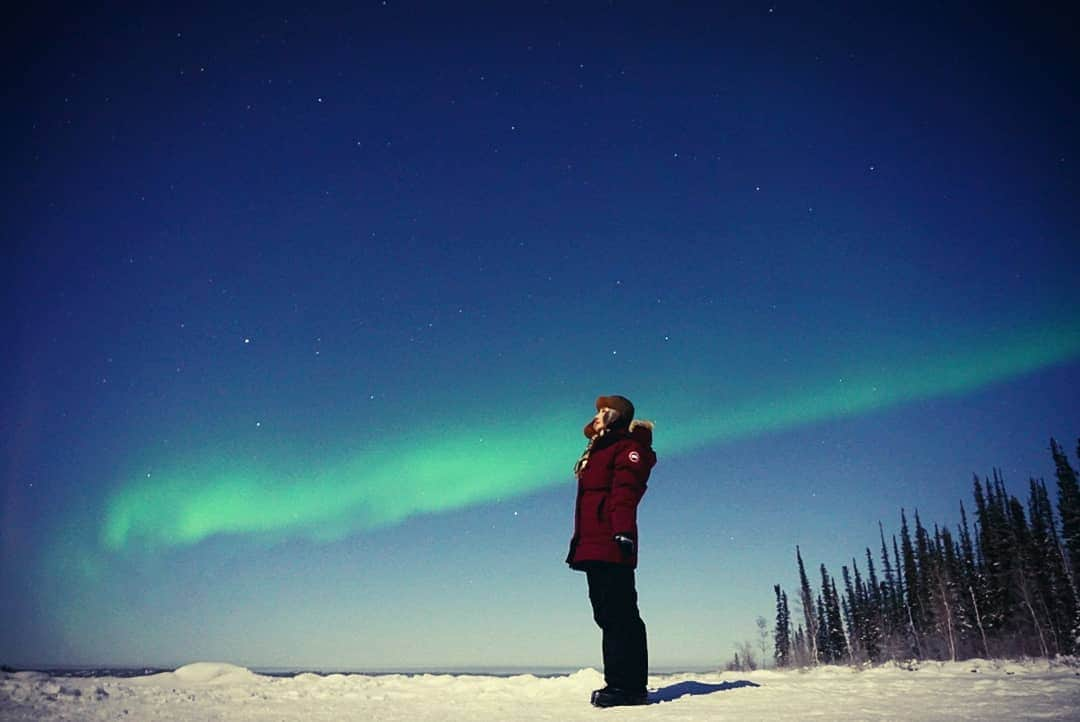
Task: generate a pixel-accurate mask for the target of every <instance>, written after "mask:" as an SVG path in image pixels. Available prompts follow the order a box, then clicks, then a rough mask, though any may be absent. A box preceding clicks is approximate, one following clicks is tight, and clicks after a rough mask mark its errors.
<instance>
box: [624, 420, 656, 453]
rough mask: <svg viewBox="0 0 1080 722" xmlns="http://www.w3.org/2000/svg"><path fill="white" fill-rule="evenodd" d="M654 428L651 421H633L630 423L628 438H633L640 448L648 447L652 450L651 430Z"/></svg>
mask: <svg viewBox="0 0 1080 722" xmlns="http://www.w3.org/2000/svg"><path fill="white" fill-rule="evenodd" d="M655 426H656V424H654V423H653V422H651V421H646V420H645V419H634V420H633V421H631V422H630V428H629V432H630V436H631V437H633V438H634V440H636V441H637V442H638V443H639V444H641V445H642V446H648V447H649V448H652V434H653V428H654V427H655Z"/></svg>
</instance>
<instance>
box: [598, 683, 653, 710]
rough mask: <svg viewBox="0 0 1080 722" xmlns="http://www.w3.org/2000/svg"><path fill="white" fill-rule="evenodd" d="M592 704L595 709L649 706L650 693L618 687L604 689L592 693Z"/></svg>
mask: <svg viewBox="0 0 1080 722" xmlns="http://www.w3.org/2000/svg"><path fill="white" fill-rule="evenodd" d="M592 703H593V706H594V707H623V706H627V705H637V704H648V703H649V693H648V692H646V691H645V690H641V691H640V692H631V691H629V690H625V689H619V688H618V687H604V688H603V689H598V690H596V691H595V692H593V693H592Z"/></svg>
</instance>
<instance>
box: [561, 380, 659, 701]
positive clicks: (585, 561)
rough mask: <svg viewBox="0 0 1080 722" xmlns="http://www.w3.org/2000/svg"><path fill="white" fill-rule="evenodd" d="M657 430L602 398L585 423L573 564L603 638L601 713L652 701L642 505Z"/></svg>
mask: <svg viewBox="0 0 1080 722" xmlns="http://www.w3.org/2000/svg"><path fill="white" fill-rule="evenodd" d="M652 429H653V425H652V423H651V422H648V421H635V420H634V405H633V404H632V403H630V400H629V399H627V398H625V397H623V396H601V397H600V398H598V399H597V400H596V416H594V417H593V419H592V420H591V421H590V422H589V423H588V424H586V425H585V436H586V437H587V438H588V439H589V443H588V445H587V446H586V447H585V453H583V454H582V455H581V458H580V459H578V462H577V464H576V465H575V466H574V473H575V475H576V476H577V479H578V490H577V504H576V505H575V510H574V536H573V538H572V539H571V540H570V553H569V554H568V555H567V557H566V563H567V564H569V565H570V568H571V569H575V570H577V571H583V572H585V575H586V578H587V580H588V584H589V601H590V602H591V603H592V609H593V619H594V620H595V621H596V624H597V626H599V627H600V630H601V631H602V633H603V657H604V682H605V683H606V685H607V686H605V687H604V688H603V689H598V690H596V691H594V692H593V694H592V703H593V704H594V705H596V706H597V707H615V706H619V705H633V704H645V703H646V702H647V701H648V692H647V690H646V677H647V675H648V668H649V661H648V647H647V643H646V637H645V623H644V622H643V621H641V614H640V612H639V611H638V606H637V589H636V587H635V585H634V569H636V568H637V560H638V529H637V506H638V502H640V501H641V497H642V496H643V495H644V494H645V488H646V482H647V481H648V480H649V473H650V471H651V470H652V467H653V466H654V465H655V464H656V454H655V453H654V452H653V450H652Z"/></svg>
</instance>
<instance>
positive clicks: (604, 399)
mask: <svg viewBox="0 0 1080 722" xmlns="http://www.w3.org/2000/svg"><path fill="white" fill-rule="evenodd" d="M603 408H608V409H615V410H616V411H618V412H619V419H618V424H619V426H629V425H630V422H631V421H633V420H634V405H633V404H632V403H630V399H628V398H626V397H625V396H614V395H613V396H600V397H598V398H597V399H596V410H597V411H599V410H600V409H603Z"/></svg>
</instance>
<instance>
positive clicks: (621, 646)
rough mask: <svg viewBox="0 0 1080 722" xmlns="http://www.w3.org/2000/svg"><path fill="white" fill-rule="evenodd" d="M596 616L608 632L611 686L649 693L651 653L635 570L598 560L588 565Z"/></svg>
mask: <svg viewBox="0 0 1080 722" xmlns="http://www.w3.org/2000/svg"><path fill="white" fill-rule="evenodd" d="M585 574H586V575H587V577H588V580H589V601H590V602H592V608H593V619H595V620H596V624H597V625H598V626H599V627H600V629H601V631H603V634H604V641H603V649H604V681H605V682H606V683H607V685H608V686H609V687H617V688H619V689H622V690H626V691H628V692H645V685H646V677H647V675H648V669H649V652H648V648H647V645H646V640H645V622H643V621H641V614H640V612H638V606H637V589H635V588H634V570H633V569H631V568H630V567H625V566H622V565H620V564H606V563H602V562H594V563H593V564H590V565H588V566H587V567H586V568H585Z"/></svg>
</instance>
